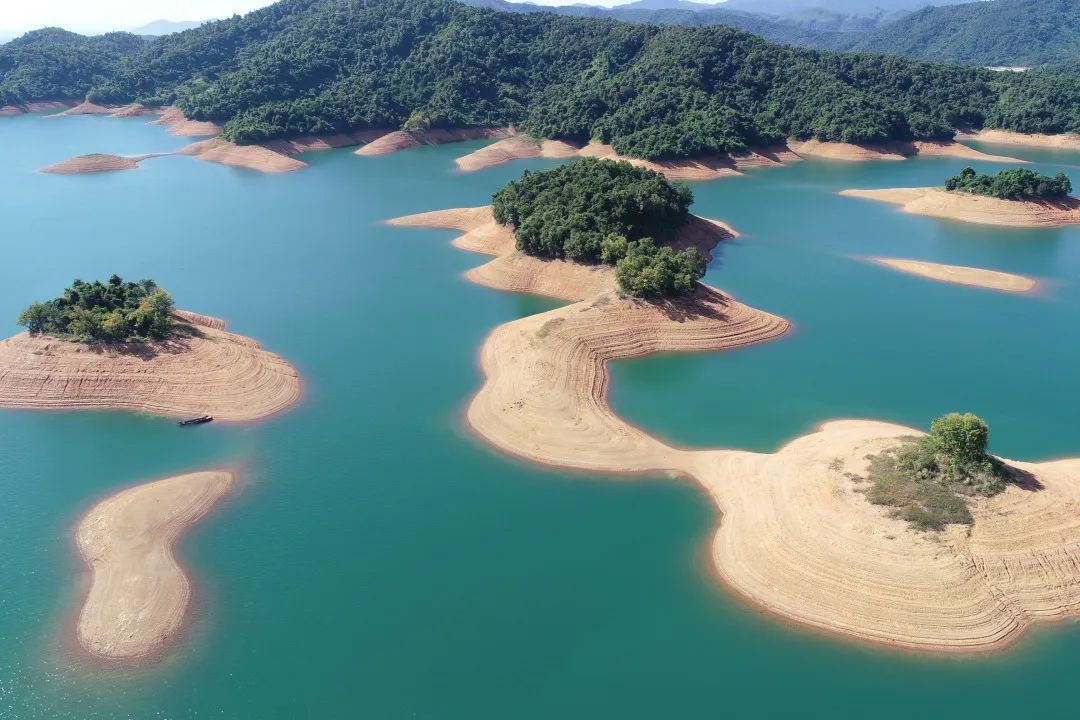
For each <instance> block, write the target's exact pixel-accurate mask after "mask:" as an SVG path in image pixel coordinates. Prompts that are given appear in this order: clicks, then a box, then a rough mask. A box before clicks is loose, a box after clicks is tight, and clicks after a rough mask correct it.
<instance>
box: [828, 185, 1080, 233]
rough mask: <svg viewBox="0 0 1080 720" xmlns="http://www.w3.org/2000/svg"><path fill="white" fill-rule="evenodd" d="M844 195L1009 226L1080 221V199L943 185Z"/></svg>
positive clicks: (910, 210) (908, 209)
mask: <svg viewBox="0 0 1080 720" xmlns="http://www.w3.org/2000/svg"><path fill="white" fill-rule="evenodd" d="M840 194H841V195H845V196H848V197H858V198H866V199H868V200H878V201H880V202H887V203H892V204H894V205H899V206H900V208H901V209H902V210H903V211H904V212H908V213H912V214H915V215H927V216H929V217H936V218H944V219H946V220H960V221H962V222H970V223H979V224H982V225H1005V226H1009V227H1031V228H1034V227H1057V226H1061V225H1073V224H1076V223H1080V200H1077V199H1076V198H1071V197H1070V198H1065V199H1063V200H1054V201H1050V200H1001V199H999V198H993V197H987V196H985V195H973V194H971V193H964V192H947V191H945V190H942V189H940V188H886V189H881V190H858V189H855V190H841V191H840Z"/></svg>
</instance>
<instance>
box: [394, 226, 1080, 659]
mask: <svg viewBox="0 0 1080 720" xmlns="http://www.w3.org/2000/svg"><path fill="white" fill-rule="evenodd" d="M393 222H394V224H399V225H411V226H417V227H451V228H455V229H458V230H462V231H464V232H465V235H463V236H462V237H461V238H458V240H456V241H455V244H457V245H458V246H460V247H465V248H467V249H470V250H476V251H479V252H486V253H489V254H495V255H496V256H497V257H496V259H495V260H493V261H492V262H489V263H488V264H487V265H484V266H483V267H482V268H479V269H478V271H483V270H485V269H486V272H484V273H481V274H480V275H479V276H475V275H473V274H470V277H474V278H475V279H478V280H479V281H481V282H483V283H484V284H487V285H490V286H493V287H502V288H516V287H517V286H518V285H520V284H521V279H520V278H521V273H520V272H519V271H518V269H517V268H516V267H514V266H512V265H508V264H506V260H507V259H508V258H511V257H513V256H514V254H515V253H514V252H513V245H512V238H508V237H507V235H506V234H505V233H500V232H496V231H494V230H493V229H492V228H491V216H490V211H489V210H488V209H487V208H469V209H463V210H455V211H446V212H440V213H424V214H421V215H416V216H411V217H409V218H400V219H398V220H396V221H393ZM533 260H535V259H533ZM538 262H540V261H538ZM543 264H544V265H546V267H548V268H551V270H549V271H548V272H547V273H544V272H540V271H539V269H538V268H536V267H535V266H534V268H533V271H532V272H531V273H530V276H531V277H533V278H535V279H534V280H532V281H531V282H532V284H531V285H530V287H529V290H530V291H532V292H543V293H545V294H549V295H553V296H556V297H563V298H565V299H568V300H576V301H577V302H574V303H573V304H571V305H567V306H565V307H561V308H558V309H555V310H552V311H549V312H546V313H541V314H539V315H534V316H531V317H527V318H522V319H520V320H516V321H514V322H511V323H507V324H505V325H502V326H500V327H498V328H496V329H495V330H494V331H493V332H492V333H491V335H489V336H488V338H487V340H486V341H485V343H484V346H483V348H482V350H481V365H482V368H483V371H484V376H485V379H484V384H483V386H482V387H481V388H480V390H479V391H478V392H477V394H476V396H475V397H474V398H473V400H472V402H471V403H470V405H469V408H468V412H467V417H468V422H469V424H470V425H471V426H472V428H473V429H474V430H475V431H476V432H477V433H478V434H479V435H480V436H481V437H483V438H484V439H485V440H487V441H488V442H490V443H492V444H493V445H495V446H496V447H499V448H501V449H502V450H504V451H506V452H508V453H511V454H513V455H517V456H519V457H523V458H526V459H529V460H534V461H537V462H541V463H547V464H553V465H558V466H562V467H568V468H576V469H581V470H587V471H593V472H611V473H646V472H666V473H670V474H674V475H681V476H687V477H692V478H694V479H696V480H697V481H698V482H700V483H701V484H702V485H703V486H704V487H705V488H706V489H707V490H708V491H709V493H710V495H711V496H712V497H713V499H714V501H715V502H716V504H717V506H718V508H719V509H720V510H721V512H722V522H721V525H720V528H719V530H718V531H717V533H716V536H715V538H714V541H713V560H714V563H715V566H716V568H717V572H718V574H719V576H720V577H721V578H723V579H724V581H725V583H726V584H728V585H729V586H730V587H731V588H733V589H734V590H736V591H738V592H739V593H740V595H742V596H744V597H746V598H748V599H750V600H752V601H753V602H755V603H756V604H758V605H759V606H761V607H763V608H766V609H767V610H769V611H770V612H772V613H775V614H777V615H779V616H781V617H784V618H786V619H789V620H792V621H795V622H799V623H803V624H806V625H809V626H813V627H816V628H820V629H822V630H827V631H830V632H836V633H842V634H845V635H849V636H852V637H855V638H859V639H862V640H868V641H875V642H881V643H887V644H890V645H895V646H901V647H907V648H914V649H922V650H939V651H952V652H970V651H983V650H987V649H991V648H995V647H1000V646H1002V645H1003V644H1004V643H1006V642H1008V641H1010V640H1012V639H1015V638H1016V637H1018V636H1019V635H1020V634H1021V632H1022V631H1023V629H1024V628H1026V627H1027V626H1029V625H1030V624H1031V623H1032V622H1033V621H1035V620H1039V619H1057V618H1065V617H1070V616H1073V615H1076V614H1080V562H1078V561H1077V559H1076V558H1077V557H1080V532H1078V531H1080V461H1077V460H1068V461H1061V462H1056V463H1042V464H1038V465H1034V464H1025V463H1015V464H1014V466H1015V467H1017V468H1019V469H1020V470H1023V471H1026V472H1029V473H1031V474H1032V475H1031V477H1030V479H1029V480H1028V481H1027V482H1026V483H1025V484H1024V485H1023V486H1014V487H1010V488H1009V489H1008V490H1007V491H1006V492H1005V493H1003V494H1002V495H999V496H997V497H995V498H991V499H982V500H979V501H977V502H976V503H975V507H974V508H973V513H974V515H975V517H976V522H975V526H974V529H973V530H972V532H971V534H970V536H969V535H968V534H967V533H966V532H965V530H966V529H965V528H960V527H953V528H950V529H949V530H948V531H946V532H944V533H940V534H922V533H915V532H913V531H910V530H909V529H908V528H907V526H906V524H905V523H904V522H902V521H900V520H893V519H890V518H889V517H888V515H887V513H886V511H885V510H884V509H882V508H880V507H877V506H874V505H871V504H870V503H869V502H868V501H867V500H866V498H865V496H864V495H863V494H862V493H861V492H859V490H860V489H861V487H862V486H863V485H864V484H865V481H858V480H853V479H852V478H851V477H849V476H847V475H845V473H847V472H850V473H856V474H860V475H861V474H862V473H864V472H865V467H866V464H867V461H866V459H865V456H866V455H867V454H870V453H875V452H880V451H881V450H882V449H885V448H887V447H889V446H891V445H893V444H895V443H896V442H898V440H899V438H901V437H903V436H908V435H912V434H916V433H917V431H915V430H911V429H909V428H904V427H900V426H896V425H889V424H885V423H878V422H872V421H842V422H833V423H828V424H826V425H825V426H823V427H822V429H821V430H819V431H818V432H816V433H813V434H810V435H807V436H805V437H802V438H799V439H797V440H795V441H794V442H792V443H790V444H789V445H787V446H786V447H784V448H783V449H782V450H780V451H778V452H776V453H771V454H762V453H750V452H743V451H737V450H684V449H681V448H676V447H673V446H670V445H667V444H666V443H663V442H661V441H660V440H658V439H657V438H654V437H652V436H651V435H649V434H647V433H645V432H644V431H642V430H641V429H639V428H636V427H634V426H632V425H630V424H628V423H626V422H625V421H624V420H622V419H621V418H619V417H618V416H616V415H615V414H614V413H613V412H611V410H610V408H609V407H608V406H607V403H606V394H607V385H608V375H607V369H606V365H607V362H608V361H610V360H615V359H619V358H628V357H636V356H640V355H645V354H648V353H654V352H676V351H682V352H686V351H715V350H722V349H733V348H738V347H742V346H745V345H750V344H753V343H757V342H764V341H768V340H772V339H776V338H778V337H780V336H782V335H783V334H784V333H785V332H787V330H788V327H789V326H788V323H787V322H786V321H785V320H783V319H782V318H779V317H776V316H774V315H770V314H768V313H764V312H761V311H759V310H755V309H753V308H750V307H748V306H746V305H742V304H740V303H738V302H736V301H734V300H732V299H731V298H729V297H727V296H725V295H724V294H723V293H721V292H720V291H718V290H714V289H712V288H708V287H704V286H703V287H701V288H699V290H698V291H697V294H696V295H695V296H694V297H692V298H688V299H683V300H678V301H668V302H657V303H653V302H644V301H639V300H630V299H622V298H619V297H618V296H617V294H616V293H615V292H614V291H613V289H612V285H611V281H612V278H611V275H610V273H608V272H604V271H603V270H597V269H592V270H593V272H594V275H592V276H590V278H589V281H588V282H581V283H580V284H576V280H577V279H576V278H571V276H570V272H571V271H569V270H567V271H566V272H562V271H561V270H560V268H565V267H566V264H556V263H551V262H548V263H543ZM478 271H474V273H477V272H478ZM837 462H839V463H840V464H841V465H842V468H841V469H836V468H837ZM1038 487H1041V488H1042V489H1038V490H1036V488H1038Z"/></svg>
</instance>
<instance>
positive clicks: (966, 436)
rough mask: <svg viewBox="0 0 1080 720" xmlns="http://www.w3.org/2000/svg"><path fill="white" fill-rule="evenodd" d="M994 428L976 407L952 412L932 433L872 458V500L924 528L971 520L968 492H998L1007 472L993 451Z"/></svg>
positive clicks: (870, 494)
mask: <svg viewBox="0 0 1080 720" xmlns="http://www.w3.org/2000/svg"><path fill="white" fill-rule="evenodd" d="M989 440H990V428H989V427H988V426H987V424H986V422H985V421H984V420H982V418H980V417H978V416H976V415H973V414H972V413H964V414H961V413H949V414H948V415H943V416H942V417H939V418H937V419H936V420H934V422H933V423H932V424H931V425H930V434H929V435H927V436H926V437H923V438H920V439H917V440H910V441H908V442H906V443H904V444H903V445H901V446H900V447H899V448H894V449H892V450H889V451H886V452H884V453H881V454H880V455H876V456H873V457H871V458H870V479H871V480H872V481H873V485H872V486H871V487H870V488H869V489H868V490H867V497H868V498H869V500H870V501H871V502H873V503H875V504H878V505H889V506H892V507H894V508H896V510H895V511H894V514H895V515H896V516H897V517H901V518H903V519H905V520H907V521H909V522H910V523H912V525H914V526H915V527H918V528H921V529H924V530H940V529H941V528H943V527H944V526H945V525H946V524H948V523H964V524H971V522H972V517H971V512H970V510H969V509H968V506H967V502H966V501H965V500H964V498H965V497H966V496H973V495H982V496H988V495H995V494H997V493H999V492H1001V491H1002V490H1003V489H1004V488H1005V481H1006V478H1007V472H1006V470H1005V468H1004V467H1003V466H1002V464H1001V463H1000V462H999V461H998V460H996V459H995V458H994V457H992V456H991V455H990V454H988V453H987V451H986V450H987V444H988V442H989Z"/></svg>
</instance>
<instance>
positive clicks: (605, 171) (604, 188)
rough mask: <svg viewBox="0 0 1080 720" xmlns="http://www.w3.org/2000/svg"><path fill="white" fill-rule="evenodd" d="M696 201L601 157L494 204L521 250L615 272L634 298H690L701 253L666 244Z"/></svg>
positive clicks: (542, 176)
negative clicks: (594, 264) (594, 265)
mask: <svg viewBox="0 0 1080 720" xmlns="http://www.w3.org/2000/svg"><path fill="white" fill-rule="evenodd" d="M693 199H694V197H693V193H691V192H690V190H689V188H687V187H685V186H683V185H676V184H673V183H671V182H669V181H668V180H667V179H666V178H664V176H663V175H661V174H660V173H657V172H655V171H653V170H649V169H647V168H641V167H635V166H634V165H631V164H630V163H627V162H615V161H611V160H600V159H596V158H584V159H581V160H576V161H574V162H572V163H569V164H567V165H563V166H561V167H558V168H555V169H552V170H545V171H542V172H530V171H528V170H526V171H525V173H524V174H523V175H522V176H521V179H519V180H514V181H512V182H510V183H509V184H508V185H506V187H504V188H502V189H501V190H499V191H498V192H497V193H495V195H494V197H493V198H492V200H493V213H494V216H495V220H496V222H498V223H500V224H502V225H508V226H510V227H512V228H513V229H514V234H515V238H516V242H517V248H518V250H521V251H522V252H524V253H526V254H527V255H533V256H537V257H542V258H550V259H566V260H573V261H576V262H582V263H604V264H607V265H614V266H615V279H616V282H617V283H618V286H619V290H620V291H621V292H622V293H624V294H626V295H630V296H633V297H671V296H677V295H686V294H688V293H690V292H691V291H692V290H693V289H694V284H695V283H696V282H697V281H698V280H700V279H701V278H702V277H703V276H704V274H705V260H704V258H703V257H702V256H701V253H700V252H699V251H698V250H697V248H693V247H690V248H686V249H684V250H681V251H679V252H675V251H674V250H672V248H671V247H669V246H667V245H665V244H664V243H665V242H667V241H670V240H672V239H673V238H675V236H676V235H677V233H678V232H679V230H680V229H681V228H682V227H683V226H684V225H685V224H686V222H687V221H688V219H689V218H690V213H689V207H690V204H691V203H692V202H693Z"/></svg>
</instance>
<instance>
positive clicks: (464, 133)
mask: <svg viewBox="0 0 1080 720" xmlns="http://www.w3.org/2000/svg"><path fill="white" fill-rule="evenodd" d="M508 132H509V131H508V130H501V129H499V128H462V129H460V130H442V129H431V130H416V131H414V132H405V131H403V130H395V131H394V132H390V133H386V134H385V135H382V136H381V137H378V138H376V139H374V140H372V141H371V142H369V143H368V144H367V145H365V146H363V147H362V148H360V149H359V150H357V151H356V154H357V155H387V154H389V153H393V152H397V151H399V150H407V149H409V148H414V147H420V146H421V145H442V144H444V143H452V142H461V141H463V140H482V139H484V138H503V137H506V135H507V134H508Z"/></svg>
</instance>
